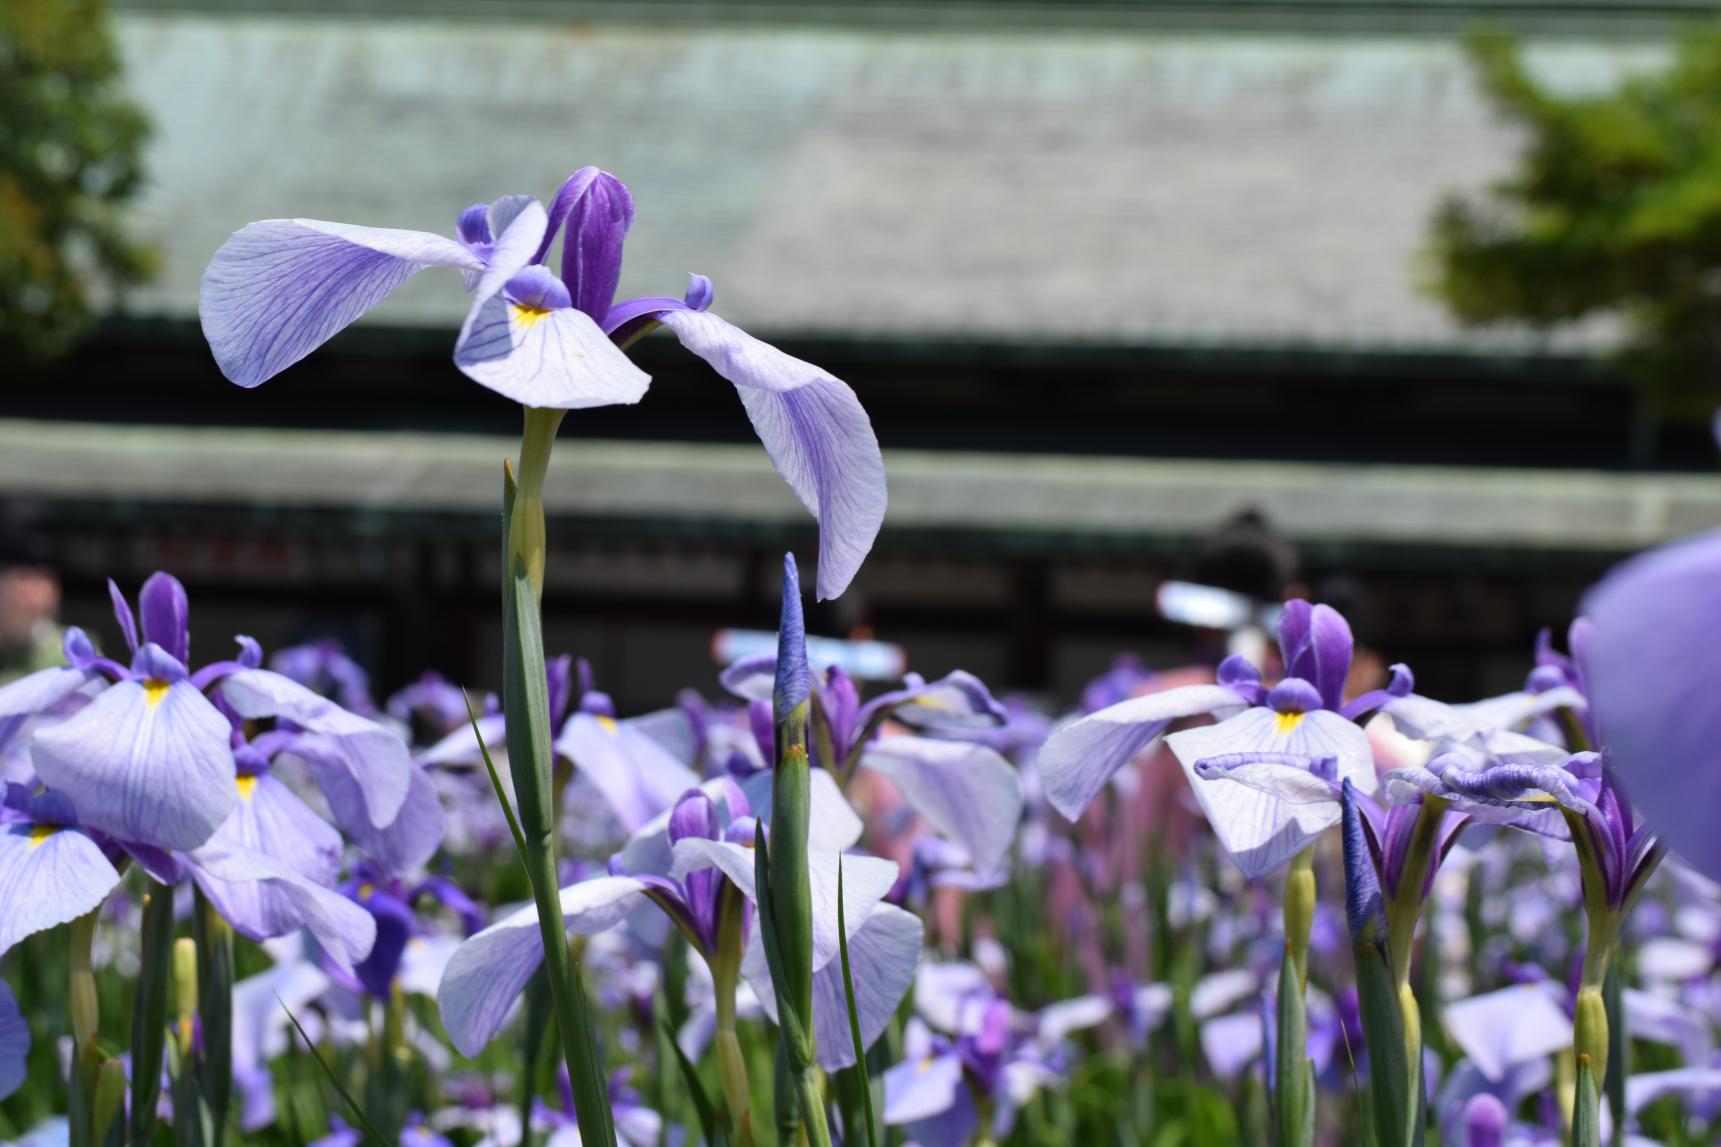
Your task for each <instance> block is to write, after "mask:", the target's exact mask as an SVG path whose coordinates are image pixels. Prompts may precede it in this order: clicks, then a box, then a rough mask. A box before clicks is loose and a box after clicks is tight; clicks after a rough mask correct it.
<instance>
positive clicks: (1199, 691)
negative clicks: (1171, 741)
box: [1038, 685, 1243, 820]
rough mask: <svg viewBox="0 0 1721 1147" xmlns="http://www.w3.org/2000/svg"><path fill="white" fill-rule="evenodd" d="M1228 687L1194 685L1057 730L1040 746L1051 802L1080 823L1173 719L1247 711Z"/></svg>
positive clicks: (1137, 699)
mask: <svg viewBox="0 0 1721 1147" xmlns="http://www.w3.org/2000/svg"><path fill="white" fill-rule="evenodd" d="M1242 705H1243V701H1242V700H1241V699H1240V698H1239V697H1238V696H1237V694H1236V693H1234V692H1232V691H1231V690H1230V689H1228V688H1226V687H1225V686H1223V685H1189V686H1185V687H1183V688H1179V689H1166V690H1163V691H1161V692H1158V693H1149V694H1148V695H1147V696H1145V697H1132V698H1131V699H1129V700H1128V701H1123V702H1120V703H1119V704H1116V705H1113V706H1111V707H1110V708H1109V709H1101V710H1100V711H1099V712H1098V713H1093V714H1091V715H1089V716H1086V717H1083V718H1081V719H1080V720H1078V721H1072V722H1071V723H1070V724H1068V725H1065V726H1063V727H1062V728H1060V729H1057V730H1055V731H1054V732H1053V733H1052V735H1051V736H1050V737H1048V738H1047V739H1046V743H1045V744H1044V745H1042V746H1041V747H1040V756H1039V760H1038V767H1039V771H1040V782H1041V784H1042V785H1043V786H1044V788H1045V793H1046V800H1047V801H1048V802H1050V804H1051V806H1052V807H1053V808H1055V809H1057V810H1058V812H1060V813H1061V814H1063V816H1064V817H1065V818H1066V819H1068V820H1075V819H1076V818H1077V817H1079V816H1081V815H1082V812H1083V811H1084V810H1085V809H1086V808H1087V807H1088V805H1090V804H1092V803H1093V800H1094V798H1095V797H1097V796H1099V794H1100V790H1101V789H1103V788H1105V785H1106V782H1107V781H1109V780H1111V778H1112V775H1113V774H1114V773H1116V772H1117V771H1118V770H1119V769H1121V768H1123V767H1124V766H1125V765H1127V764H1129V762H1130V761H1131V760H1132V759H1133V758H1134V757H1135V755H1136V754H1137V753H1139V752H1141V751H1142V750H1144V749H1146V748H1147V747H1148V746H1149V745H1151V744H1152V743H1153V742H1154V741H1156V740H1158V739H1159V736H1160V734H1161V733H1163V732H1165V729H1166V727H1167V726H1168V725H1170V724H1171V723H1172V722H1173V721H1176V720H1179V719H1181V718H1184V717H1196V716H1201V715H1204V714H1208V713H1224V712H1226V711H1228V710H1233V709H1237V708H1241V707H1242Z"/></svg>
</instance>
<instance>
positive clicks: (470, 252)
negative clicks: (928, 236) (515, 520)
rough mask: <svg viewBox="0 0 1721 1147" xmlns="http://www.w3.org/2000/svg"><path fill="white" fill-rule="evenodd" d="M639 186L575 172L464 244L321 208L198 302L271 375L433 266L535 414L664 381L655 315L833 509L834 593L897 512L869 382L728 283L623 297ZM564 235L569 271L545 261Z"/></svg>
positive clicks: (215, 346)
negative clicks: (638, 358)
mask: <svg viewBox="0 0 1721 1147" xmlns="http://www.w3.org/2000/svg"><path fill="white" fill-rule="evenodd" d="M633 217H634V208H633V197H632V196H631V195H630V194H629V192H628V189H627V187H626V186H625V185H624V184H623V183H622V182H621V181H620V180H618V179H617V178H615V176H613V175H610V174H609V173H607V172H603V171H600V170H598V169H597V168H595V167H584V168H581V169H580V170H579V171H576V172H575V173H574V174H573V175H572V176H570V177H569V178H568V180H567V182H566V183H564V184H563V185H562V187H561V189H560V190H559V191H557V193H556V196H555V198H554V199H553V200H552V201H551V203H550V207H549V209H548V210H547V211H546V210H545V208H544V207H543V206H542V205H540V204H539V203H538V202H537V201H536V200H533V199H531V198H528V197H525V196H508V197H506V198H503V199H499V200H497V201H496V202H494V203H491V204H488V205H484V204H479V205H475V206H473V207H469V208H467V209H466V211H464V212H463V213H462V214H461V215H460V219H459V224H458V228H457V231H458V236H459V237H458V239H448V238H444V237H443V236H440V235H433V234H429V233H426V232H421V231H400V230H392V229H387V228H378V227H356V226H352V225H349V224H344V223H328V222H323V221H321V220H314V219H268V220H264V221H262V222H258V223H252V224H250V225H248V226H246V227H244V228H242V229H241V230H239V231H238V232H236V233H235V234H234V235H233V236H232V237H231V238H229V239H228V240H227V242H226V243H224V244H222V246H221V249H220V250H219V251H217V252H216V253H215V257H214V258H213V259H212V260H211V261H210V264H209V267H208V269H207V270H206V271H205V272H204V276H203V284H202V290H201V295H200V300H199V310H200V313H201V316H202V321H203V332H204V335H205V336H206V337H207V338H208V340H209V346H210V349H211V350H212V351H213V352H214V354H215V360H216V362H217V363H218V364H219V365H220V367H221V370H222V373H223V374H225V375H226V376H227V377H228V378H229V379H231V380H232V381H234V382H236V383H238V384H239V385H240V386H246V387H251V386H257V385H259V384H260V383H262V382H264V381H266V380H267V379H269V378H271V377H273V376H274V375H276V374H279V373H280V372H281V371H283V370H285V369H286V368H287V367H289V366H291V365H293V364H294V363H295V362H298V361H299V360H300V359H302V358H304V357H305V356H306V355H308V354H310V353H311V352H312V351H313V350H315V349H316V348H317V347H319V346H321V345H322V344H323V343H324V342H326V341H327V340H328V339H329V338H331V337H332V336H333V335H335V334H336V333H337V332H338V331H340V330H342V329H343V328H344V327H346V326H347V325H348V324H350V323H352V322H353V321H354V320H355V319H357V318H358V317H359V316H360V315H362V314H364V312H366V311H368V310H370V308H371V307H373V306H375V305H376V304H377V303H379V302H381V301H382V300H383V298H384V297H386V296H387V295H388V294H390V293H391V292H392V291H394V290H395V288H397V287H399V286H400V285H401V284H402V283H404V282H406V281H407V280H408V279H410V278H411V277H412V276H413V275H415V274H417V273H418V272H419V271H421V270H423V269H424V268H426V267H451V268H455V269H457V270H459V271H460V272H461V273H462V276H463V278H464V279H465V282H466V285H467V288H468V289H469V290H470V291H471V292H472V304H471V309H470V311H469V312H468V314H467V317H466V321H465V323H464V324H463V326H462V327H461V331H460V337H459V340H458V342H457V343H456V344H455V351H454V362H455V365H456V366H458V367H459V368H460V369H461V370H462V371H463V372H465V373H466V375H467V376H469V377H470V378H472V379H473V380H475V381H477V382H479V383H481V384H482V385H484V386H487V387H489V388H490V389H491V390H494V391H496V392H497V393H499V394H502V395H505V396H507V397H508V398H512V399H513V400H515V401H516V402H519V403H521V404H522V405H524V406H527V407H544V408H554V409H562V410H571V409H579V408H585V407H594V406H607V405H612V404H618V403H633V402H637V401H639V399H640V398H641V397H642V396H643V395H644V394H645V391H646V388H647V387H648V386H649V385H650V382H651V379H650V378H649V377H648V376H647V375H646V374H645V373H644V372H642V371H641V370H639V368H638V367H636V366H634V364H633V363H632V362H631V361H630V360H629V359H628V357H627V355H626V354H625V353H624V351H623V348H624V347H626V346H627V345H629V344H630V343H631V342H632V341H633V340H634V339H636V338H638V337H639V336H641V335H642V334H644V333H646V332H647V331H649V330H651V329H652V328H654V327H656V326H659V325H661V326H665V327H668V328H669V330H670V331H671V332H673V333H674V334H675V336H676V338H678V339H679V340H680V341H681V344H682V345H683V346H684V347H686V348H687V349H688V350H690V351H692V352H693V353H694V354H696V355H698V356H699V357H701V358H703V359H705V360H706V362H708V363H710V364H711V366H712V368H713V369H714V370H716V372H717V373H718V374H719V375H721V376H722V377H723V378H725V379H727V380H728V381H729V382H730V383H732V384H734V386H735V387H736V390H737V393H738V394H739V396H740V398H741V403H742V405H743V406H744V407H745V408H746V411H747V415H748V417H749V419H751V420H752V423H753V428H754V430H755V431H757V433H758V435H759V439H760V441H761V442H762V443H763V444H764V446H765V450H766V452H767V453H768V454H769V455H770V457H771V461H772V463H773V464H774V465H775V466H776V468H777V471H778V473H780V474H781V475H782V476H783V478H784V479H785V480H786V481H787V482H788V483H789V485H790V486H791V487H792V488H793V489H794V491H795V494H796V496H797V497H798V498H799V499H800V500H801V502H802V504H803V505H805V506H806V507H807V509H808V510H809V511H810V512H811V513H812V514H813V516H814V517H815V518H817V519H818V521H819V524H820V542H819V586H818V589H819V596H820V597H821V598H827V597H835V596H836V595H838V594H840V593H841V592H842V591H843V589H844V588H846V587H847V585H848V583H849V581H850V580H851V579H852V578H853V577H854V574H855V571H856V570H858V569H859V568H860V564H861V561H862V559H863V558H864V557H865V556H866V554H867V551H868V550H869V549H871V547H872V543H873V539H874V537H875V536H876V535H877V534H878V529H879V526H880V524H881V523H882V522H883V520H884V508H885V477H884V462H883V459H882V457H881V456H880V454H879V448H878V440H877V438H876V437H875V436H874V435H873V431H872V424H871V423H870V422H869V421H868V419H867V416H866V412H865V411H864V410H863V409H861V405H860V401H859V400H858V399H857V398H856V397H855V395H854V392H853V391H852V390H850V389H849V388H848V386H847V385H846V384H844V383H843V382H841V381H840V380H838V379H836V378H834V377H832V376H831V375H829V374H827V373H826V372H825V371H823V370H820V369H819V368H818V367H816V366H813V365H811V364H810V363H806V362H802V361H801V360H800V359H797V358H794V357H792V356H790V355H787V354H784V353H783V352H782V351H780V350H778V349H777V348H775V347H773V346H771V345H769V344H768V343H764V342H761V341H760V340H758V339H756V338H754V337H752V336H751V335H749V334H747V333H746V332H745V331H742V330H741V329H740V328H738V327H735V326H732V325H731V324H729V323H727V322H725V321H724V320H722V319H720V318H718V317H717V316H716V315H714V314H712V313H711V312H710V310H709V308H710V306H711V300H712V287H711V281H710V280H709V279H707V278H705V277H704V276H703V275H694V276H692V278H691V281H690V283H689V285H688V288H687V291H686V293H685V294H684V295H683V296H682V297H680V298H674V297H670V296H657V295H654V296H646V297H642V298H635V299H627V300H623V301H621V302H617V301H616V299H615V294H616V288H617V285H618V284H619V283H620V280H621V262H622V245H623V241H624V240H625V239H626V237H627V232H628V229H629V228H630V227H632V225H633ZM558 236H560V237H561V239H562V251H561V263H560V270H561V273H560V275H559V276H558V275H557V274H556V273H554V272H552V271H551V270H550V268H549V267H548V266H547V265H546V261H547V260H548V258H549V255H550V251H551V248H552V247H553V246H554V244H555V242H556V239H557V237H558Z"/></svg>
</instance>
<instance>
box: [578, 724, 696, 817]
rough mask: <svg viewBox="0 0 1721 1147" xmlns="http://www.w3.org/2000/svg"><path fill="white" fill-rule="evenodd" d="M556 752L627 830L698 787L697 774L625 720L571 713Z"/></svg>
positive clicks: (655, 814)
mask: <svg viewBox="0 0 1721 1147" xmlns="http://www.w3.org/2000/svg"><path fill="white" fill-rule="evenodd" d="M556 752H558V753H560V754H561V755H562V756H564V757H566V758H568V760H570V761H572V762H573V763H574V768H575V769H577V770H578V771H579V773H580V775H582V776H584V777H585V778H586V779H587V780H589V781H591V782H592V784H594V785H595V786H597V790H598V792H600V793H602V794H603V798H604V800H605V801H606V802H607V803H608V804H609V806H610V810H611V811H612V812H614V813H615V816H616V820H618V821H619V822H621V826H622V828H623V829H625V830H626V831H628V832H630V833H632V832H637V831H638V830H639V829H641V828H643V827H644V826H645V825H646V824H647V823H648V822H649V821H650V820H651V819H652V818H653V817H655V816H657V815H658V814H659V813H661V812H662V811H663V810H664V809H667V808H669V807H670V806H672V805H673V804H675V802H676V800H677V799H678V798H679V797H680V796H681V795H682V794H683V793H685V792H687V790H688V789H693V788H698V787H699V774H697V773H695V772H694V771H693V770H692V769H690V768H688V767H687V766H686V765H684V764H682V763H681V762H680V761H678V760H676V759H675V758H674V757H672V756H670V755H669V752H668V750H666V749H665V748H663V746H661V745H660V744H658V743H657V742H656V741H654V740H652V739H651V738H650V737H648V736H646V735H645V734H644V733H641V732H640V731H639V730H637V729H635V728H632V727H631V726H630V725H629V724H628V723H627V722H625V721H617V720H616V719H615V718H613V717H601V716H598V715H596V714H593V713H575V714H574V715H573V716H572V717H569V718H568V721H567V724H565V725H563V726H562V732H561V735H560V736H558V737H557V738H556Z"/></svg>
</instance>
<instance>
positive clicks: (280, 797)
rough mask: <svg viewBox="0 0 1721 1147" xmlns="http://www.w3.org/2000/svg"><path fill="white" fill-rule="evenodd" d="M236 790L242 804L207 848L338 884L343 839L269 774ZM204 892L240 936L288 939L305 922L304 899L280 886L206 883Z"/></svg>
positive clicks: (262, 882)
mask: <svg viewBox="0 0 1721 1147" xmlns="http://www.w3.org/2000/svg"><path fill="white" fill-rule="evenodd" d="M237 788H238V791H239V803H238V804H237V805H235V806H234V809H233V812H232V813H231V814H230V815H229V816H228V818H227V819H226V821H224V822H223V823H222V825H221V827H220V828H218V829H216V831H215V835H214V836H212V837H210V839H209V844H208V845H207V846H206V847H211V848H213V849H218V850H227V851H233V852H239V853H257V854H260V855H263V856H267V857H268V858H270V859H271V860H273V861H275V862H276V863H278V864H280V865H282V866H284V867H286V868H288V869H291V870H292V871H294V872H296V873H298V874H299V875H300V876H302V877H304V878H305V879H306V880H309V881H310V882H312V883H314V884H321V885H332V884H333V883H334V882H335V880H336V879H337V878H338V877H339V876H340V871H341V836H340V833H338V832H336V831H335V830H334V829H333V828H332V827H330V826H329V825H328V824H327V823H326V822H324V821H323V819H322V818H321V817H319V816H318V815H317V814H316V813H314V812H312V811H311V810H310V808H309V807H308V806H306V804H305V802H304V801H302V800H300V799H299V798H298V797H297V796H295V795H294V794H293V792H292V790H291V789H289V788H288V787H287V786H286V785H284V784H282V783H281V782H280V781H278V780H276V779H275V778H274V777H272V776H269V775H268V774H264V775H262V776H256V777H240V778H239V779H238V782H237ZM204 892H205V893H206V894H207V895H208V897H209V899H210V902H211V903H212V904H213V905H214V906H215V910H216V911H217V912H218V913H220V914H221V917H222V918H223V919H225V920H226V921H227V922H228V923H229V924H231V925H233V929H234V931H236V932H238V933H239V934H240V935H242V936H249V937H251V938H253V939H262V938H271V937H275V936H284V935H286V934H287V933H289V932H292V931H294V930H295V929H297V928H298V927H299V926H300V925H301V923H302V922H303V920H304V910H303V907H302V900H303V893H302V892H301V891H299V890H298V889H294V888H290V887H287V886H285V885H283V884H281V883H280V882H272V881H266V880H248V881H222V880H211V881H206V882H204Z"/></svg>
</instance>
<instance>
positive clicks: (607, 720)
mask: <svg viewBox="0 0 1721 1147" xmlns="http://www.w3.org/2000/svg"><path fill="white" fill-rule="evenodd" d="M598 724H599V725H601V726H603V730H604V732H606V733H608V734H609V735H610V736H612V737H613V736H615V735H616V723H615V718H614V717H605V716H604V715H603V714H601V713H600V714H598Z"/></svg>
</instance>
